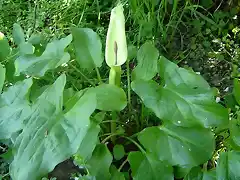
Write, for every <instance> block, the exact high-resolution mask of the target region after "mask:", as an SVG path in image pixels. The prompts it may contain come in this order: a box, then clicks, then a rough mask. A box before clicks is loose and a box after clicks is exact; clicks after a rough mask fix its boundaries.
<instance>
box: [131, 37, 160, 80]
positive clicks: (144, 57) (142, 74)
mask: <svg viewBox="0 0 240 180" xmlns="http://www.w3.org/2000/svg"><path fill="white" fill-rule="evenodd" d="M158 56H159V52H158V50H157V49H156V48H155V47H154V46H153V45H152V44H151V43H150V42H146V43H145V44H143V45H142V47H141V48H140V49H139V51H138V53H137V60H138V65H137V67H136V68H135V69H134V70H133V79H142V80H146V81H148V80H150V79H152V78H153V77H154V76H155V75H156V74H157V71H158V68H157V65H158Z"/></svg>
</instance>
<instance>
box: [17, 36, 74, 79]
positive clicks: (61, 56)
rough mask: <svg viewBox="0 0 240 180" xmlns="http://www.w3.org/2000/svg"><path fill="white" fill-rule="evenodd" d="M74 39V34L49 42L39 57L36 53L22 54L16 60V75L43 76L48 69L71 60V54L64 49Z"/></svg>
mask: <svg viewBox="0 0 240 180" xmlns="http://www.w3.org/2000/svg"><path fill="white" fill-rule="evenodd" d="M71 41H72V36H71V35H69V36H67V37H65V38H62V39H60V40H54V41H53V42H51V43H49V44H48V45H47V47H46V49H45V51H44V52H43V54H42V55H41V56H39V57H37V56H35V55H22V56H20V57H18V58H17V59H16V61H15V69H16V71H15V75H17V76H19V75H20V73H24V74H27V75H29V76H43V75H44V74H45V73H46V71H48V70H50V69H54V68H56V67H58V66H60V65H62V64H64V63H66V62H68V61H69V60H70V55H69V53H67V52H64V49H65V48H66V47H67V46H68V45H69V44H70V42H71Z"/></svg>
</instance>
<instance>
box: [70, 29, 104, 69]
mask: <svg viewBox="0 0 240 180" xmlns="http://www.w3.org/2000/svg"><path fill="white" fill-rule="evenodd" d="M71 30H72V35H73V44H74V47H75V53H76V60H77V62H78V63H79V65H80V67H81V68H85V69H88V70H92V69H93V68H96V67H101V65H102V62H103V56H102V43H101V40H100V37H99V36H98V34H97V33H95V32H94V31H93V30H92V29H89V28H75V27H74V28H72V29H71Z"/></svg>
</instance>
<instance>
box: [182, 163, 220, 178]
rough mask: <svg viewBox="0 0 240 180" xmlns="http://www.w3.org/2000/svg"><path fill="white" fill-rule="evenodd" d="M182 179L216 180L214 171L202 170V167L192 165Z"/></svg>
mask: <svg viewBox="0 0 240 180" xmlns="http://www.w3.org/2000/svg"><path fill="white" fill-rule="evenodd" d="M184 180H216V171H215V170H211V171H207V172H205V171H202V169H201V168H200V167H199V166H198V167H194V168H192V169H191V171H190V172H189V173H188V175H187V176H186V177H185V178H184Z"/></svg>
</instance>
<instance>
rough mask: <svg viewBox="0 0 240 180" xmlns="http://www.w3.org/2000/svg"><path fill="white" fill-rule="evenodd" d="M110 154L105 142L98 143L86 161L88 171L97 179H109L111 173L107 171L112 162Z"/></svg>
mask: <svg viewBox="0 0 240 180" xmlns="http://www.w3.org/2000/svg"><path fill="white" fill-rule="evenodd" d="M112 159H113V158H112V154H111V153H110V152H109V150H108V148H107V146H106V145H105V144H99V145H97V146H96V148H95V149H94V151H93V155H92V157H91V159H90V160H89V161H88V163H87V164H88V165H89V169H88V170H89V172H90V174H91V175H92V176H95V177H96V179H97V180H98V179H99V180H109V179H110V177H111V174H110V172H109V168H110V165H111V163H112Z"/></svg>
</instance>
